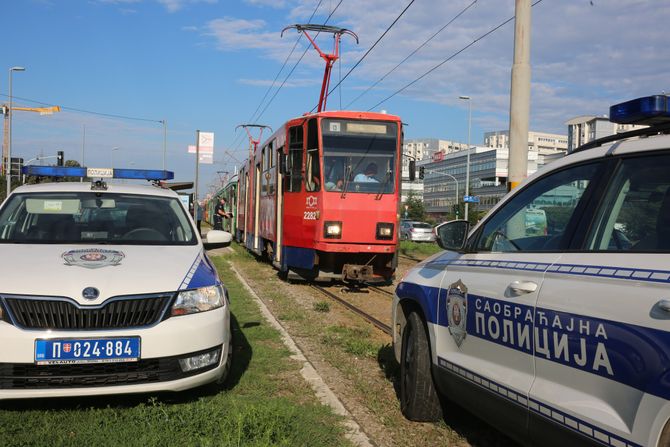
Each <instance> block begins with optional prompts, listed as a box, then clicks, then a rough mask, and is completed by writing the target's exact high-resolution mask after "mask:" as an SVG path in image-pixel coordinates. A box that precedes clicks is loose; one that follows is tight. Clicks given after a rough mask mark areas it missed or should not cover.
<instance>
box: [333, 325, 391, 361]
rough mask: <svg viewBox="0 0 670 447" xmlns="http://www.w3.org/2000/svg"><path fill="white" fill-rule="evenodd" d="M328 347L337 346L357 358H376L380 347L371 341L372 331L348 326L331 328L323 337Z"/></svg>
mask: <svg viewBox="0 0 670 447" xmlns="http://www.w3.org/2000/svg"><path fill="white" fill-rule="evenodd" d="M321 343H323V344H324V345H326V346H337V347H338V348H340V349H342V350H343V351H344V352H346V353H348V354H352V355H355V356H356V357H369V358H375V357H376V356H377V352H378V351H379V346H377V345H375V344H374V343H372V342H371V341H370V329H368V328H365V329H361V328H351V327H346V326H330V327H328V328H326V333H325V334H324V335H323V336H322V337H321Z"/></svg>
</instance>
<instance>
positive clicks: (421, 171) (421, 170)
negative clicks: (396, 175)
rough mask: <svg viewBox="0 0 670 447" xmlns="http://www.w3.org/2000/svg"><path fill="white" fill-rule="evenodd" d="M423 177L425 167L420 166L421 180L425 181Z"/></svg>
mask: <svg viewBox="0 0 670 447" xmlns="http://www.w3.org/2000/svg"><path fill="white" fill-rule="evenodd" d="M423 176H424V167H423V166H420V167H419V178H420V179H421V180H423Z"/></svg>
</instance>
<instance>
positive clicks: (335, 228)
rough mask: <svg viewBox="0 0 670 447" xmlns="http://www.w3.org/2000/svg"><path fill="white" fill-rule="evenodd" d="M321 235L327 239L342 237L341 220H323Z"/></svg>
mask: <svg viewBox="0 0 670 447" xmlns="http://www.w3.org/2000/svg"><path fill="white" fill-rule="evenodd" d="M323 237H325V238H327V239H341V238H342V222H332V221H331V222H324V224H323Z"/></svg>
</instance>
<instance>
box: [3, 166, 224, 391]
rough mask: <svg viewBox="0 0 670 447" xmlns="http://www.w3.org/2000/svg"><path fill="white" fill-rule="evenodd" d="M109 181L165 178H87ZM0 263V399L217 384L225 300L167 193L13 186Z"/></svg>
mask: <svg viewBox="0 0 670 447" xmlns="http://www.w3.org/2000/svg"><path fill="white" fill-rule="evenodd" d="M24 170H25V173H27V174H28V175H52V176H72V177H78V176H82V177H83V176H86V175H87V173H86V171H87V170H86V168H62V167H39V166H29V167H26V168H24ZM112 172H113V176H114V177H115V178H119V177H121V178H146V179H149V180H159V179H169V178H172V173H171V172H168V171H151V170H122V169H115V170H114V171H112V170H97V175H105V176H111V175H112ZM89 174H90V171H89ZM230 240H231V235H230V233H224V232H210V233H209V234H208V241H209V242H214V243H218V244H219V245H225V244H226V243H230ZM205 245H207V242H205ZM0 259H2V264H1V265H0V277H1V278H2V279H1V280H0V340H2V343H1V344H0V399H10V398H29V397H57V396H71V395H97V394H111V393H114V394H116V393H137V392H154V391H179V390H184V389H188V388H192V387H195V386H199V385H203V384H206V383H210V382H216V381H222V380H223V379H224V378H225V376H226V373H227V372H228V370H229V367H230V357H231V348H230V342H231V334H230V311H229V302H228V296H227V292H226V289H225V287H224V286H223V284H222V283H221V281H220V280H219V278H218V276H217V273H216V270H215V268H214V266H213V265H212V263H211V262H210V261H209V259H208V258H207V256H206V255H205V252H204V248H203V243H202V241H201V239H200V236H199V235H198V234H197V232H196V230H195V226H194V225H193V222H192V220H191V218H190V217H189V215H188V213H187V212H186V210H185V209H184V206H183V205H182V203H181V201H180V200H179V197H178V196H177V194H176V193H175V192H173V191H171V190H169V189H164V188H161V187H158V186H141V185H138V186H130V185H122V184H115V183H110V184H109V185H106V184H105V183H104V182H103V181H95V182H93V183H43V184H37V185H30V186H21V187H19V188H17V189H16V190H15V191H13V192H12V194H11V195H10V196H9V197H8V198H7V200H6V201H5V202H4V203H3V205H2V207H1V208H0Z"/></svg>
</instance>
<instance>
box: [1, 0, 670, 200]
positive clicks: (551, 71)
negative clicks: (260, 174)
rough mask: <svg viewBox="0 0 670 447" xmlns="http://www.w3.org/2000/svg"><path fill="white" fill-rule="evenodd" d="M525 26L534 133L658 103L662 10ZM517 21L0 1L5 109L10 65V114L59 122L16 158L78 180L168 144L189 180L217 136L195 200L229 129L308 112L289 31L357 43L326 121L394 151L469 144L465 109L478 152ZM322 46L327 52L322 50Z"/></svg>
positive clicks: (307, 73)
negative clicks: (342, 32) (359, 128)
mask: <svg viewBox="0 0 670 447" xmlns="http://www.w3.org/2000/svg"><path fill="white" fill-rule="evenodd" d="M408 5H409V6H408ZM405 8H406V10H405ZM403 10H405V12H404V13H403V14H402V15H401V13H402V12H403ZM531 14H532V29H531V73H532V74H531V77H532V84H531V107H530V130H534V131H539V132H551V133H559V134H566V133H567V126H566V125H565V122H566V121H567V120H569V119H571V118H573V117H576V116H579V115H606V114H607V113H608V109H609V106H610V105H612V104H615V103H618V102H622V101H626V100H629V99H633V98H637V97H640V96H647V95H653V94H661V93H664V92H666V91H668V90H669V89H670V85H668V84H669V83H670V81H669V78H668V73H669V72H670V57H668V50H667V35H666V32H665V28H666V26H667V23H669V22H670V2H668V1H665V0H647V1H644V0H541V1H539V2H537V4H535V5H534V6H533V8H532V13H531ZM400 15H401V16H400ZM398 16H400V18H398ZM513 16H514V0H414V1H412V0H3V1H2V2H1V3H0V21H1V22H2V24H3V26H2V29H3V43H2V45H0V102H2V103H6V102H7V101H8V95H9V85H8V84H9V82H8V81H9V69H10V67H15V66H19V67H25V69H26V70H25V71H24V72H13V74H12V96H13V97H14V106H16V107H39V106H43V105H59V106H61V108H62V111H61V112H60V113H56V114H53V115H50V116H41V115H39V114H38V113H33V112H24V111H16V112H15V114H14V119H13V126H12V151H13V156H20V157H23V158H24V160H26V161H27V160H29V159H31V158H34V157H37V156H40V155H44V156H51V155H55V154H56V152H57V151H58V150H63V151H64V152H65V158H66V159H73V160H77V161H80V162H81V160H82V155H83V157H84V164H85V165H86V166H91V167H109V166H110V165H111V164H112V163H113V164H114V166H115V167H131V168H145V169H156V168H161V167H162V166H163V147H164V144H166V147H167V151H166V156H165V163H166V168H167V169H168V170H172V171H174V172H175V180H178V181H192V180H193V179H194V177H195V156H194V155H193V154H188V153H187V147H188V145H189V144H195V138H196V137H195V135H196V130H198V129H199V130H201V131H209V132H214V134H215V144H214V164H213V165H200V182H199V185H200V186H199V188H200V191H201V193H200V195H202V194H203V193H205V192H207V191H212V190H214V189H215V188H216V187H218V186H220V183H221V181H222V180H223V179H224V178H225V176H226V175H232V173H233V172H234V171H235V169H236V167H239V166H240V165H241V163H242V161H243V160H244V159H245V158H246V156H247V152H248V144H247V138H246V134H244V132H242V131H241V129H237V130H236V127H237V126H238V125H239V124H243V123H258V124H264V125H268V126H271V127H272V128H275V129H276V128H278V127H280V126H281V125H282V124H283V123H284V122H285V121H286V120H288V119H290V118H293V117H296V116H300V115H302V114H303V113H306V112H309V111H310V110H312V109H313V108H314V107H315V106H316V104H317V102H318V97H319V91H320V86H321V79H322V77H323V67H324V64H323V60H322V59H321V58H319V56H318V54H317V53H316V52H315V51H314V50H313V49H311V48H310V46H309V43H308V42H307V40H306V39H305V38H304V37H302V36H301V35H300V34H299V33H298V32H296V30H295V29H289V30H286V31H285V32H284V33H283V36H282V29H284V27H286V26H289V25H292V24H296V23H316V24H323V23H327V24H328V25H333V26H338V27H342V28H346V29H349V30H351V31H353V32H355V33H356V34H357V35H358V38H359V42H358V43H356V41H355V39H354V38H352V37H351V36H344V37H343V38H342V44H341V51H342V54H341V56H342V57H341V59H340V61H338V62H337V63H336V64H335V66H334V68H333V74H332V81H331V86H335V85H336V84H338V82H339V80H340V79H342V78H344V79H343V81H342V82H341V84H340V86H339V87H338V88H337V89H335V90H334V91H333V93H332V94H331V96H330V97H329V101H328V109H330V110H340V109H347V110H363V111H365V110H373V111H382V110H384V111H386V112H387V113H390V114H394V115H399V116H400V117H401V118H402V120H403V122H404V123H405V124H406V127H405V138H406V139H412V138H440V139H446V140H454V141H462V142H466V141H467V138H468V106H470V107H471V110H472V131H471V141H472V144H482V143H483V139H484V136H483V135H484V132H489V131H496V130H506V129H507V128H508V126H509V90H510V75H511V67H512V61H513V49H514V22H513V20H512V21H508V19H510V18H512V17H513ZM396 19H397V21H396ZM394 21H395V23H394ZM506 21H508V22H507V23H506V24H505V22H506ZM501 25H502V26H501ZM385 32H386V34H385V35H384V37H383V38H382V39H381V40H379V42H378V43H377V44H376V45H375V42H376V41H377V40H378V39H379V38H380V36H382V35H383V34H384V33H385ZM426 42H427V43H426ZM317 43H318V44H319V45H320V46H321V47H322V49H323V50H324V51H328V52H329V51H331V50H332V38H330V37H328V36H325V35H322V36H319V37H317ZM373 45H374V48H372V47H373ZM371 48H372V49H371ZM417 49H418V51H417ZM368 51H369V53H367V55H366V52H368ZM364 56H365V57H364ZM363 57H364V58H363ZM361 58H363V59H362V61H361ZM359 61H360V63H358V65H356V66H355V64H357V62H359ZM354 66H355V68H354ZM435 67H437V68H435ZM352 68H353V70H351V69H352ZM350 70H351V71H350ZM431 70H432V71H431ZM429 71H430V73H428V72H429ZM349 72H350V74H349V75H348V76H346V75H347V73H349ZM426 73H428V74H426ZM345 76H346V77H345ZM461 95H467V96H470V98H471V100H470V103H469V104H468V102H467V101H463V100H459V99H458V97H459V96H461ZM163 121H164V122H165V125H164V124H163ZM165 130H167V132H165ZM265 136H268V135H267V133H266V134H265ZM53 161H54V159H47V160H44V161H43V162H42V163H51V162H53ZM227 173H229V174H227Z"/></svg>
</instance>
